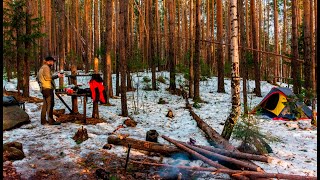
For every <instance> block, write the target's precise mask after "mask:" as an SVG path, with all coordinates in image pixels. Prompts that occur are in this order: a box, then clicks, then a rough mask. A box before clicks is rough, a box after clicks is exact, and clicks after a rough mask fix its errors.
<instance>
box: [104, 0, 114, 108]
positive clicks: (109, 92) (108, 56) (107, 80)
mask: <svg viewBox="0 0 320 180" xmlns="http://www.w3.org/2000/svg"><path fill="white" fill-rule="evenodd" d="M112 18H113V8H112V0H107V1H106V59H105V61H106V62H105V64H106V67H105V68H104V70H105V72H104V77H106V78H105V82H104V84H105V85H106V90H107V95H108V98H109V97H113V90H112V62H111V52H112ZM108 101H109V100H108ZM108 103H109V102H108Z"/></svg>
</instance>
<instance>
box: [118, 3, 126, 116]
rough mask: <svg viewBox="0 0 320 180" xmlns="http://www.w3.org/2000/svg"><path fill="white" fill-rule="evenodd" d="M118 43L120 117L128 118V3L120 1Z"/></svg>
mask: <svg viewBox="0 0 320 180" xmlns="http://www.w3.org/2000/svg"><path fill="white" fill-rule="evenodd" d="M119 6H120V14H119V16H120V23H119V25H120V32H119V33H120V41H119V49H120V71H121V88H120V91H121V115H122V116H125V117H127V116H128V108H127V94H126V93H127V87H126V72H127V60H126V58H127V50H126V44H127V42H128V35H127V23H128V2H127V1H120V4H119Z"/></svg>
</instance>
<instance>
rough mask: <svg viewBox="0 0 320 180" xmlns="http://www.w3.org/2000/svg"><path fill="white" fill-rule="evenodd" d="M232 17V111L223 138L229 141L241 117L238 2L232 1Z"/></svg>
mask: <svg viewBox="0 0 320 180" xmlns="http://www.w3.org/2000/svg"><path fill="white" fill-rule="evenodd" d="M230 8H231V10H230V17H231V32H232V34H231V47H230V51H231V59H232V66H231V67H232V69H231V70H232V72H231V97H232V109H231V113H230V115H229V117H228V118H227V120H226V122H225V125H224V128H223V131H222V134H221V136H222V137H223V138H225V139H227V140H229V139H230V137H231V134H232V130H233V127H234V125H235V124H236V122H237V120H238V118H239V116H240V111H241V107H240V73H239V47H238V46H239V44H238V43H239V36H238V31H239V26H238V18H237V1H236V0H231V1H230Z"/></svg>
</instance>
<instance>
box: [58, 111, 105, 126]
mask: <svg viewBox="0 0 320 180" xmlns="http://www.w3.org/2000/svg"><path fill="white" fill-rule="evenodd" d="M56 120H57V121H58V122H61V123H67V122H73V123H77V124H84V123H83V122H84V117H83V115H82V114H62V115H60V116H59V117H58V118H57V119H56ZM104 122H106V121H105V120H103V119H97V118H88V117H87V118H86V124H91V125H95V124H98V123H104Z"/></svg>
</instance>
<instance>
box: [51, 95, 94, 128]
mask: <svg viewBox="0 0 320 180" xmlns="http://www.w3.org/2000/svg"><path fill="white" fill-rule="evenodd" d="M55 94H56V95H57V96H58V98H59V99H60V101H61V102H62V103H63V104H64V105H65V106H66V107H67V108H68V110H69V111H70V113H72V114H73V113H74V109H71V108H70V107H69V106H68V104H67V103H66V102H65V101H64V100H63V99H62V97H61V96H60V95H62V94H66V95H67V96H70V97H76V98H78V97H83V116H84V123H86V119H87V97H90V95H88V94H77V93H73V94H67V93H66V92H55Z"/></svg>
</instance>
